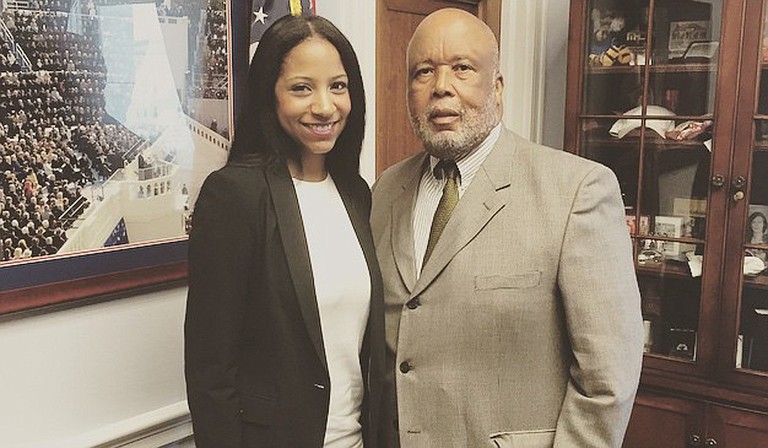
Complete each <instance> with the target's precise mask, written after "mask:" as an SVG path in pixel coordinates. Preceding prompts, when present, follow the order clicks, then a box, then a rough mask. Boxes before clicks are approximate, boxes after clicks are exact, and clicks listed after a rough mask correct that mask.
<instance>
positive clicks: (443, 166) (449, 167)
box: [434, 160, 459, 180]
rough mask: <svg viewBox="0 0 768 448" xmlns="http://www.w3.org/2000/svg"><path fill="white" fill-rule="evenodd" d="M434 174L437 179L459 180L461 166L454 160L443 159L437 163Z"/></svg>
mask: <svg viewBox="0 0 768 448" xmlns="http://www.w3.org/2000/svg"><path fill="white" fill-rule="evenodd" d="M434 175H435V178H436V179H446V180H457V179H458V178H459V167H458V166H457V165H456V162H455V161H453V160H441V161H439V162H437V165H435V172H434Z"/></svg>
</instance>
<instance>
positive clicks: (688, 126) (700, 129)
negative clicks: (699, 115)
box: [665, 120, 713, 141]
mask: <svg viewBox="0 0 768 448" xmlns="http://www.w3.org/2000/svg"><path fill="white" fill-rule="evenodd" d="M712 123H713V121H712V120H704V121H694V120H688V121H684V122H682V123H680V124H678V125H677V126H675V127H674V128H673V129H670V130H669V131H667V132H666V133H665V135H666V137H667V138H668V139H671V140H678V141H679V140H693V139H695V138H696V137H698V136H699V135H701V134H702V133H704V131H706V130H707V129H709V128H710V126H712Z"/></svg>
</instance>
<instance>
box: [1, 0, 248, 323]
mask: <svg viewBox="0 0 768 448" xmlns="http://www.w3.org/2000/svg"><path fill="white" fill-rule="evenodd" d="M84 3H85V2H82V3H81V2H73V4H72V7H73V8H75V7H77V8H83V9H82V10H76V11H75V10H71V11H60V10H55V11H54V10H48V9H46V8H47V7H48V6H42V7H41V9H40V10H35V11H32V10H21V9H14V7H13V6H9V7H8V8H6V10H5V13H6V14H7V15H8V16H10V17H11V18H12V19H13V18H14V17H15V19H16V20H15V23H17V24H18V26H19V28H20V27H21V26H22V24H23V23H26V22H28V21H30V20H29V19H30V17H31V18H32V21H35V20H37V21H38V22H40V23H45V24H46V25H47V27H57V28H56V29H60V30H66V31H65V32H64V33H63V34H64V35H66V36H67V39H65V40H62V41H61V42H57V43H56V44H57V45H58V46H57V48H56V54H57V55H58V56H57V57H58V59H56V58H55V57H54V56H53V55H48V54H43V55H41V54H40V53H39V52H36V51H32V50H30V49H27V51H25V52H24V55H25V57H26V59H24V60H21V58H20V57H18V56H12V57H13V59H14V60H15V62H14V63H15V64H17V65H19V64H22V65H23V64H28V65H27V66H26V67H25V71H24V72H23V73H27V72H29V73H32V74H33V75H34V76H35V78H30V79H25V81H27V82H26V83H25V84H27V85H29V84H30V83H31V82H32V81H34V82H40V83H43V84H42V88H40V89H38V90H39V91H41V92H42V91H52V90H57V91H59V92H60V93H61V95H62V96H64V98H63V100H62V102H63V103H66V104H70V103H71V102H74V103H75V104H81V103H82V110H81V109H77V110H75V111H74V112H73V113H72V116H70V115H68V114H65V113H64V112H65V111H63V110H60V109H57V108H55V107H52V108H49V109H50V110H46V111H45V113H44V114H42V115H39V116H38V115H35V117H36V118H35V119H36V120H37V121H36V123H35V124H37V125H38V126H37V127H39V128H40V129H39V130H38V129H37V128H33V129H32V130H29V129H25V127H24V126H17V125H15V124H12V126H10V127H9V126H7V123H6V127H5V132H4V133H3V132H0V134H2V135H1V136H0V139H2V142H3V143H4V146H5V147H6V148H8V147H11V148H14V150H15V152H13V153H11V154H8V153H7V152H6V153H4V154H0V156H2V158H4V157H5V156H9V157H10V156H16V157H14V159H16V161H17V162H19V160H18V159H20V158H21V154H22V153H29V152H33V153H35V154H33V155H34V156H35V157H36V158H37V157H38V154H37V152H39V148H40V147H39V146H37V145H38V144H39V145H43V144H44V145H46V146H45V147H46V148H53V150H51V151H50V152H53V153H56V154H57V156H58V158H61V157H63V156H62V155H60V154H64V155H67V154H74V156H73V157H74V160H76V161H77V162H78V164H70V165H74V166H69V167H67V165H66V164H63V165H62V164H59V166H56V165H54V166H52V167H49V166H45V165H46V164H45V162H46V161H43V163H42V164H41V165H43V167H41V168H40V167H37V166H23V165H22V167H21V168H22V169H23V170H21V171H19V170H18V167H15V168H13V169H12V170H11V171H12V172H11V174H12V175H13V179H12V180H9V179H8V178H9V176H6V175H5V174H6V173H7V172H8V171H9V170H6V169H3V167H0V180H2V181H3V183H2V184H0V185H2V186H3V187H4V188H3V195H2V198H0V199H2V200H3V207H2V208H3V209H2V210H0V247H1V248H2V253H3V254H5V253H6V252H7V251H8V250H10V252H11V254H12V255H11V257H10V258H9V257H5V256H4V255H3V256H2V257H0V315H2V316H3V317H4V318H7V317H8V316H11V317H13V316H17V315H26V314H28V313H38V312H44V311H45V310H47V309H60V308H62V307H67V306H77V304H79V303H90V302H92V301H96V300H109V299H114V298H117V297H122V296H126V295H132V294H138V293H141V292H143V291H150V290H154V289H157V288H165V287H171V286H174V285H176V286H178V285H183V284H184V281H185V279H186V251H187V249H186V238H187V232H188V230H189V224H190V221H191V215H192V213H193V211H194V202H195V200H196V197H197V193H198V191H199V188H200V186H201V185H202V182H203V180H204V179H205V177H207V175H208V174H209V173H210V172H211V171H213V170H215V169H217V168H218V167H220V166H222V165H223V164H224V163H225V161H226V157H227V154H228V152H227V151H228V148H229V144H230V141H231V138H232V134H233V132H232V129H234V115H235V104H234V102H233V101H232V99H233V90H235V89H236V88H237V86H236V85H238V84H239V85H242V83H243V82H244V78H241V79H239V80H235V76H234V71H233V64H232V62H233V53H236V54H241V55H242V58H240V59H242V60H243V61H242V62H240V66H239V67H240V70H241V75H242V70H243V66H245V67H246V68H247V59H246V56H245V55H246V52H247V41H246V42H243V40H244V39H243V38H242V37H240V38H239V42H232V40H233V33H235V32H236V31H237V32H239V33H241V34H243V33H244V32H245V31H244V26H243V25H242V24H240V25H238V26H237V27H235V26H233V21H232V17H237V18H240V17H246V18H247V17H248V16H249V11H248V10H246V9H245V8H248V7H250V4H249V2H240V1H235V2H227V1H225V0H165V1H163V2H154V3H152V2H150V3H146V2H123V3H121V4H112V3H109V2H106V3H102V4H99V5H97V6H93V5H92V4H84ZM75 5H76V6H75ZM238 8H239V9H241V10H238ZM22 19H23V20H22ZM190 21H195V23H199V24H203V25H202V26H199V27H190V26H189V22H190ZM236 28H239V29H237V30H236ZM190 29H196V30H200V31H199V32H194V31H192V32H188V30H190ZM73 42H74V43H76V44H77V45H76V46H77V50H76V49H75V46H74V45H75V44H73ZM17 44H18V45H19V46H21V48H22V49H24V48H23V47H24V44H25V42H24V41H23V39H21V38H18V40H17ZM27 44H28V42H27ZM13 50H14V51H15V50H16V49H15V48H14V49H13ZM77 51H80V52H81V53H82V54H81V55H80V56H79V58H76V57H75V56H74V55H75V54H76V53H77ZM19 54H21V53H19ZM62 55H72V57H71V59H72V60H73V61H69V60H67V58H65V57H63V56H62ZM86 55H87V56H86ZM4 56H5V59H4V60H3V58H2V57H0V87H2V86H3V84H5V91H8V90H9V86H10V87H13V86H14V85H15V84H14V82H15V81H14V79H15V77H17V76H18V75H15V73H16V72H14V71H12V70H11V69H10V68H9V67H7V66H6V67H5V71H4V70H3V66H2V63H3V62H5V63H6V64H7V63H8V61H9V57H8V55H4ZM234 59H237V58H234ZM72 64H74V66H73V65H72ZM26 69H29V70H26ZM30 80H32V81H30ZM73 85H74V86H75V87H76V88H74V89H72V87H73ZM51 87H58V88H57V89H52V88H51ZM65 89H69V90H67V91H65ZM36 91H37V90H36ZM33 99H35V100H36V98H33ZM0 100H2V98H0ZM43 100H45V101H48V102H49V103H50V102H51V101H53V103H55V102H56V101H58V100H57V99H55V98H54V99H53V100H51V99H50V98H41V101H43ZM4 105H5V106H6V110H8V107H9V106H8V104H6V103H4ZM78 107H80V106H78ZM88 107H89V108H90V109H87V108H88ZM84 111H85V112H84ZM11 113H12V114H13V116H18V115H19V112H18V110H14V109H11ZM30 117H31V114H30ZM30 117H28V121H27V122H29V120H31V118H30ZM25 124H26V123H25ZM82 129H85V130H87V131H89V130H93V132H90V133H89V132H85V133H83V132H80V131H81V130H82ZM63 135H65V136H66V137H62V136H63ZM125 136H130V137H131V138H130V139H129V143H131V144H130V145H128V144H126V141H124V140H121V138H123V137H125ZM65 139H66V143H67V145H66V148H60V147H58V146H56V145H57V144H59V143H60V142H61V141H65ZM22 140H23V143H21V142H22ZM105 148H109V149H110V151H106V150H105ZM58 162H60V160H58ZM108 162H109V163H108ZM17 164H21V163H17ZM102 165H108V166H109V167H111V169H109V170H105V171H103V172H102V171H100V169H101V167H102ZM27 168H31V169H32V171H33V174H36V176H31V175H27V177H26V178H23V179H22V175H23V174H24V173H25V172H26V169H27ZM38 168H39V170H38ZM43 176H45V178H43ZM34 177H37V183H36V184H35V182H34ZM30 179H32V180H30ZM28 184H32V187H31V190H32V191H33V193H32V195H31V196H24V197H17V196H15V192H18V191H23V192H25V193H26V192H27V187H28V186H29V185H28ZM19 185H22V186H23V188H24V189H23V190H18V189H17V188H16V187H18V186H19ZM11 187H12V188H11ZM59 193H61V195H58V194H59ZM68 194H69V195H68ZM30 197H32V198H34V200H32V201H30ZM65 199H69V200H67V201H65ZM30 203H31V204H32V205H31V206H30ZM49 204H50V205H51V206H53V205H55V206H56V209H57V210H58V209H63V210H61V213H60V214H59V212H58V211H57V212H53V211H52V210H44V208H45V207H44V205H49ZM61 204H65V205H66V206H67V207H61V206H60V205H61ZM22 206H24V207H27V208H29V207H31V208H30V209H29V210H27V209H25V210H23V211H21V210H20V209H21V208H22ZM38 207H40V209H38ZM30 210H31V213H30ZM43 210H44V211H43ZM4 211H5V212H9V213H8V214H7V215H4V214H3V213H4ZM41 211H42V214H40V213H41ZM11 212H12V213H11ZM25 213H27V214H28V215H29V217H27V215H26V214H25ZM68 213H69V214H68ZM38 215H39V216H38ZM22 216H23V217H24V218H23V219H28V222H29V223H31V224H30V225H29V227H28V230H26V231H24V229H23V228H22V226H20V225H19V224H21V223H20V222H19V221H22V218H21V217H22ZM32 217H34V219H32ZM43 217H45V218H44V219H41V218H43ZM9 218H13V219H9ZM43 221H45V222H46V224H43ZM14 222H15V223H14ZM27 226H28V224H27V223H26V222H25V223H24V227H27ZM56 229H60V230H58V231H56ZM54 232H55V234H54ZM48 239H51V241H53V242H54V243H53V244H50V245H47V248H43V249H42V250H40V249H39V247H38V246H40V243H41V241H47V240H48ZM8 240H10V241H11V243H10V244H6V241H8ZM21 240H24V241H25V244H23V245H22V244H21V243H20V241H21ZM56 240H59V241H56ZM32 242H34V243H35V246H34V247H36V248H37V250H36V252H37V253H35V254H34V256H27V257H24V256H23V257H20V258H16V257H14V256H13V255H15V254H16V253H18V250H17V249H19V248H20V246H25V247H22V248H21V249H22V254H24V253H25V252H26V251H27V250H29V252H30V254H31V253H32V250H31V248H30V246H32ZM56 243H59V244H56Z"/></svg>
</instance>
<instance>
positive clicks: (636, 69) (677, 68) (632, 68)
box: [587, 62, 766, 75]
mask: <svg viewBox="0 0 768 448" xmlns="http://www.w3.org/2000/svg"><path fill="white" fill-rule="evenodd" d="M763 68H764V69H765V68H766V66H763ZM644 70H645V66H644V65H616V66H611V67H587V73H588V74H590V75H618V74H631V73H641V72H643V71H644ZM715 70H717V65H716V64H707V63H701V62H698V63H691V64H657V65H650V67H649V71H650V72H651V73H707V72H714V71H715Z"/></svg>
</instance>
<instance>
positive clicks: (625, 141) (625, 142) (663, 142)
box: [585, 131, 768, 151]
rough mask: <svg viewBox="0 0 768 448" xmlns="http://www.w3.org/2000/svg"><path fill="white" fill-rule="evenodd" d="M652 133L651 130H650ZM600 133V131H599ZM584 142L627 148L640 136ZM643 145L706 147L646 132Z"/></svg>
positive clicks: (691, 148) (633, 146) (681, 147)
mask: <svg viewBox="0 0 768 448" xmlns="http://www.w3.org/2000/svg"><path fill="white" fill-rule="evenodd" d="M650 132H651V133H653V131H650ZM607 133H608V131H605V134H607ZM601 134H602V133H601ZM585 143H587V144H588V145H590V146H593V147H600V148H604V147H628V148H638V147H639V146H640V138H639V137H624V138H621V139H619V138H606V137H605V136H604V134H603V135H601V136H600V137H598V138H587V139H586V141H585ZM645 146H646V148H653V149H656V150H658V151H669V150H675V149H677V150H697V149H706V147H705V146H704V143H702V142H700V141H698V140H670V139H663V138H661V137H659V136H657V135H655V133H654V136H653V137H651V136H649V135H648V134H646V136H645ZM764 148H765V149H766V150H768V143H766V144H765V146H764Z"/></svg>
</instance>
